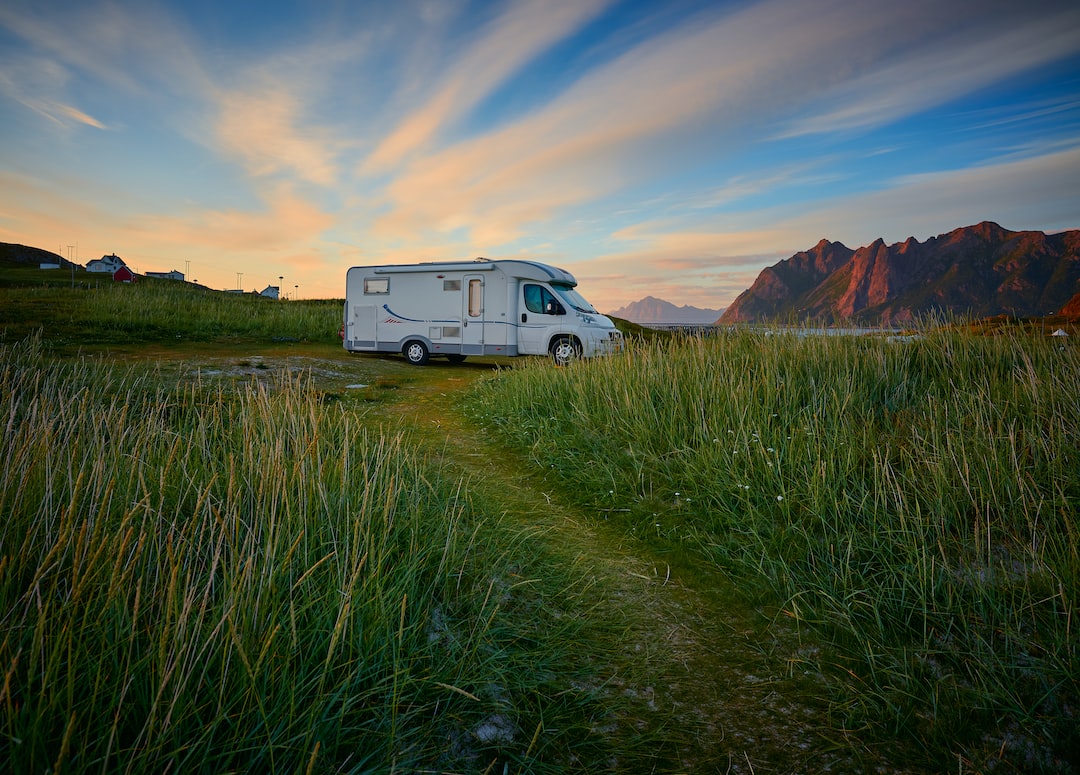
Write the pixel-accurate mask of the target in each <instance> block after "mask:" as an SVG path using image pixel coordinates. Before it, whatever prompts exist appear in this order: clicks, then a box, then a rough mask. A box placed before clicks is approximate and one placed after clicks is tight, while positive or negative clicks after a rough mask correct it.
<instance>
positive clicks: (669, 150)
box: [377, 0, 1068, 246]
mask: <svg viewBox="0 0 1080 775" xmlns="http://www.w3.org/2000/svg"><path fill="white" fill-rule="evenodd" d="M939 6H940V4H935V3H907V4H889V5H888V6H880V5H870V6H868V5H867V4H865V3H861V2H853V1H852V0H811V1H810V2H806V3H801V4H799V6H797V7H795V6H792V5H791V4H790V3H787V2H781V1H780V0H769V1H767V2H763V3H758V4H755V5H752V6H748V7H746V8H745V9H744V10H741V11H739V12H737V13H733V14H729V15H718V14H716V13H708V14H705V15H703V16H700V17H698V18H695V19H693V20H691V21H690V22H688V23H687V24H685V25H684V26H682V27H679V28H677V29H674V30H672V31H670V32H667V33H665V34H663V35H660V36H657V37H654V38H651V39H648V40H646V41H645V42H643V43H641V44H640V45H638V46H637V47H636V48H634V49H632V50H630V51H628V52H626V53H624V54H623V55H621V56H619V57H618V58H616V59H614V60H613V61H610V62H608V63H606V64H604V65H603V66H599V67H597V68H595V69H594V70H592V71H590V72H589V73H587V74H586V75H584V76H583V77H582V78H581V79H580V80H579V81H577V82H576V83H575V84H573V85H572V86H571V87H570V88H568V89H567V90H566V91H564V92H563V93H562V94H561V95H559V96H557V97H556V98H555V99H554V100H552V101H551V102H550V103H548V104H546V105H543V106H540V107H538V108H537V109H535V110H534V111H533V112H532V113H530V114H528V115H526V116H523V117H522V118H520V119H519V120H517V121H515V122H513V123H511V124H507V125H502V126H496V127H492V128H490V129H488V130H487V131H484V132H482V133H480V134H477V135H475V136H473V137H471V138H469V139H466V140H462V141H460V142H456V143H453V144H449V145H443V146H441V147H435V148H432V149H431V150H430V151H427V152H425V153H422V154H420V155H418V156H416V157H415V158H414V160H413V161H412V162H411V163H409V164H407V165H406V166H405V167H403V168H402V169H401V171H400V173H398V174H397V175H396V176H395V177H393V178H392V179H391V181H390V182H389V183H388V185H387V187H386V207H387V212H386V214H385V215H384V216H382V217H381V218H380V219H379V220H378V222H377V227H378V230H379V234H381V235H383V236H384V237H394V238H409V236H410V235H411V237H412V238H414V239H415V238H417V237H420V236H421V235H425V236H431V235H433V234H439V233H447V232H465V233H467V234H469V235H471V237H472V239H473V240H474V241H475V242H476V243H477V244H479V245H483V246H495V245H499V244H504V243H507V242H509V241H511V240H513V239H515V238H517V237H518V236H520V235H522V234H523V233H524V232H525V230H526V229H527V228H528V226H529V225H530V224H535V223H538V222H543V221H547V220H550V219H552V218H553V217H555V216H556V215H558V214H561V213H566V212H569V211H570V210H571V209H572V208H574V207H577V206H580V205H582V204H584V203H590V202H596V201H599V200H601V199H602V198H603V197H605V196H607V195H609V194H610V193H612V192H613V191H615V190H617V189H619V188H621V187H625V186H627V185H634V184H636V183H639V182H640V181H641V180H643V179H645V178H646V177H649V176H656V175H657V174H658V173H659V172H660V171H661V170H662V169H663V167H664V165H665V164H668V165H672V168H673V169H678V168H680V167H681V168H688V167H690V166H691V165H692V164H693V163H694V154H695V153H702V152H709V153H711V154H716V153H719V154H720V155H721V156H722V155H723V154H724V153H733V152H734V150H735V149H736V148H738V147H740V146H745V145H746V144H748V143H750V142H752V140H751V138H750V137H749V136H748V134H747V133H748V131H749V127H751V126H760V125H761V124H762V123H769V122H775V121H776V120H778V119H779V117H780V116H781V115H782V114H783V113H785V112H787V113H790V112H791V110H792V107H791V106H792V105H798V104H800V103H807V102H809V103H812V102H813V100H814V99H815V98H816V95H819V94H822V93H827V92H828V90H829V89H830V88H832V84H834V83H837V82H843V83H848V82H850V81H849V78H848V77H847V76H848V75H849V73H850V69H851V68H852V67H855V68H862V69H863V70H865V71H866V72H867V73H868V74H867V75H865V76H863V77H856V79H855V81H854V84H855V85H854V86H851V87H846V91H845V90H842V91H843V98H842V99H839V102H834V104H837V105H838V107H836V108H835V109H834V110H833V111H831V112H830V113H829V114H828V115H827V116H818V117H816V118H814V119H804V120H802V122H801V123H799V124H798V127H799V129H798V131H799V132H803V133H805V132H807V131H810V128H811V127H813V128H814V131H824V130H825V127H826V125H828V126H831V127H832V128H833V129H835V128H836V126H837V125H840V126H843V127H845V128H850V127H851V126H854V125H856V124H860V123H865V122H866V121H868V120H869V119H868V118H867V116H869V115H876V116H877V117H878V118H877V119H876V120H885V119H883V118H882V117H883V116H884V117H886V118H887V119H888V120H895V119H896V118H899V117H900V116H902V115H906V114H909V113H910V112H911V111H913V110H917V109H921V108H923V107H924V106H925V105H926V104H927V100H934V99H940V98H941V97H940V95H939V96H937V97H927V98H921V99H919V100H916V99H914V97H913V96H912V95H914V94H915V93H917V90H918V89H927V88H929V89H930V90H931V91H933V89H934V87H932V86H931V87H926V86H923V85H919V86H917V87H914V86H913V87H912V88H911V90H910V91H909V90H907V89H906V88H905V89H904V90H902V91H900V92H899V93H898V90H897V86H898V84H901V83H904V84H905V85H906V83H907V82H908V81H915V80H916V78H915V76H918V75H919V74H920V73H922V74H923V75H925V71H924V70H921V69H920V70H913V69H912V68H913V67H916V66H919V65H917V63H916V61H915V60H910V61H909V60H906V59H900V60H899V61H898V60H897V58H896V56H895V55H892V56H887V55H890V54H892V53H893V52H891V51H890V50H886V51H885V52H884V53H882V54H878V53H876V49H875V48H874V47H869V48H868V47H866V46H865V45H864V44H865V41H866V40H870V39H878V38H882V37H888V35H889V34H891V33H892V31H893V30H896V29H906V28H907V27H908V26H910V27H913V28H914V31H909V32H906V33H905V34H906V35H907V36H908V37H911V36H916V35H917V34H918V33H919V32H920V31H921V32H922V34H928V32H927V31H928V30H929V29H932V28H933V25H932V24H931V23H930V22H929V21H928V20H927V19H925V18H923V17H924V16H929V17H930V18H931V19H937V20H940V18H941V13H942V12H941V11H939V10H938V8H939ZM1058 21H1059V23H1060V22H1061V20H1060V19H1059V20H1058ZM1041 31H1043V32H1046V31H1047V30H1045V29H1042V30H1041ZM1034 32H1035V30H1033V29H1032V28H1024V29H1023V30H1020V31H1017V32H1015V33H1014V36H1013V37H1008V35H1007V34H1005V33H1003V35H1004V37H1002V36H998V37H997V38H995V42H996V44H998V45H1000V44H1002V43H1006V42H1009V43H1016V44H1017V45H1020V44H1021V43H1027V46H1026V48H1024V49H1023V53H1024V55H1023V56H1021V55H1016V56H1013V57H1005V58H1003V59H1004V61H1002V58H999V60H998V61H997V62H996V63H994V64H989V63H988V61H984V60H993V57H989V56H988V48H987V46H986V45H984V44H982V43H978V42H972V43H970V45H968V41H966V40H964V39H961V40H952V41H949V43H950V45H952V46H959V47H960V49H959V50H956V49H948V47H946V48H945V49H943V50H951V51H952V52H953V53H952V55H951V57H952V59H951V60H947V59H946V58H944V57H943V56H938V57H937V58H936V59H933V58H932V63H931V65H930V67H931V68H934V67H941V66H943V65H946V64H951V65H953V66H960V65H963V67H962V70H963V75H962V76H957V77H956V78H955V79H954V80H952V81H949V86H948V88H947V89H943V90H942V92H941V94H945V93H946V92H947V93H949V94H951V95H955V94H956V93H957V92H958V91H960V90H961V89H963V88H973V87H975V86H981V85H984V84H986V83H988V82H989V81H990V80H992V79H993V78H997V77H1001V76H1002V75H1004V74H1007V73H1009V72H1013V71H1015V70H1016V69H1017V68H1024V67H1029V66H1031V65H1032V64H1033V63H1036V62H1040V61H1047V60H1049V59H1050V58H1052V57H1053V56H1060V55H1061V54H1062V51H1063V50H1064V49H1065V48H1066V47H1067V45H1068V42H1067V40H1066V39H1065V37H1064V36H1062V35H1060V34H1058V35H1055V36H1054V37H1053V38H1052V39H1051V46H1050V51H1049V53H1048V52H1047V51H1041V52H1040V51H1037V50H1036V49H1037V47H1035V46H1034V45H1033V44H1031V43H1030V41H1031V40H1032V39H1033V37H1034ZM763 40H768V41H769V44H768V45H762V44H761V41H763ZM879 60H880V61H879ZM979 63H982V64H979ZM919 67H921V66H919ZM875 87H876V88H885V89H887V90H888V94H889V97H887V98H886V99H887V103H888V104H883V103H879V104H876V105H870V104H868V103H867V102H866V101H865V100H866V95H867V94H868V93H869V92H871V91H872V90H873V88H875ZM452 102H453V100H450V99H448V100H447V101H446V104H445V105H444V104H443V103H441V102H439V103H437V107H436V108H432V107H431V106H430V105H429V106H426V107H425V108H424V109H423V110H422V111H420V112H419V113H417V114H416V116H415V117H414V118H415V120H416V121H417V122H418V123H417V124H416V126H418V127H419V126H425V127H426V126H428V125H429V124H431V122H429V121H428V118H427V117H429V116H430V115H431V114H432V113H433V114H436V115H440V116H441V115H442V112H443V111H444V110H446V109H448V106H449V105H450V104H451V103H452ZM433 104H434V103H433ZM406 123H407V124H408V122H406ZM705 126H709V127H710V128H711V130H712V132H711V134H709V135H703V134H702V128H703V127H705ZM416 136H417V137H419V136H423V137H424V138H425V139H428V140H430V138H431V135H430V133H428V132H427V131H426V130H425V131H423V132H419V133H418V134H417V135H416ZM395 142H396V141H395ZM725 142H727V143H729V144H730V149H725V148H724V144H725ZM408 145H409V147H410V148H412V149H415V150H417V151H419V149H421V148H422V147H426V146H423V145H421V144H419V143H412V142H411V143H410V144H408ZM399 156H400V155H399ZM399 156H398V157H399ZM395 158H397V157H395ZM645 159H647V160H648V161H647V162H645V163H642V161H643V160H645ZM730 193H731V195H733V196H734V195H736V193H737V192H735V191H732V192H730Z"/></svg>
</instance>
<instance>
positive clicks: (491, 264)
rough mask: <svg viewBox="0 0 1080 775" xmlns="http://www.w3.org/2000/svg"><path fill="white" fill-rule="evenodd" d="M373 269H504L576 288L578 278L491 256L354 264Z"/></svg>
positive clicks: (553, 268)
mask: <svg viewBox="0 0 1080 775" xmlns="http://www.w3.org/2000/svg"><path fill="white" fill-rule="evenodd" d="M353 268H354V269H362V270H367V271H370V272H372V273H373V274H400V273H412V272H417V273H419V272H490V271H494V270H496V269H497V270H500V271H502V272H503V273H504V274H506V275H509V276H510V277H518V278H521V279H525V280H540V281H543V282H549V283H554V284H556V285H566V286H569V287H574V286H576V285H577V280H576V279H574V276H573V275H572V274H570V273H569V272H567V271H566V270H565V269H559V268H558V267H557V266H550V265H549V264H542V263H540V262H539V261H513V260H506V261H491V260H488V259H486V258H485V259H479V258H478V259H476V260H475V261H432V262H429V263H426V264H387V265H385V266H372V267H353Z"/></svg>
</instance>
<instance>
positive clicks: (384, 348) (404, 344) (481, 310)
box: [342, 259, 622, 364]
mask: <svg viewBox="0 0 1080 775" xmlns="http://www.w3.org/2000/svg"><path fill="white" fill-rule="evenodd" d="M576 285H577V281H576V280H575V279H574V276H573V275H572V274H570V273H569V272H567V271H565V270H562V269H558V268H557V267H553V266H549V265H547V264H541V263H538V262H534V261H489V260H487V259H477V260H476V261H460V262H446V263H429V264H398V265H390V266H354V267H352V268H351V269H349V271H348V273H347V274H346V279H345V320H344V326H343V331H342V337H343V340H344V346H345V349H346V350H349V351H352V352H384V353H390V352H400V353H402V354H404V355H405V357H406V358H407V359H408V360H409V361H410V362H412V363H416V364H423V363H426V362H427V360H428V358H429V357H431V356H446V357H448V358H450V359H451V360H461V359H463V358H464V357H465V356H468V355H511V356H512V355H545V354H550V355H551V356H552V357H553V358H554V359H555V361H556V362H557V363H566V362H568V361H571V360H573V359H574V358H577V357H585V358H588V357H591V356H594V355H600V354H603V353H607V352H610V351H612V350H613V349H616V348H618V347H620V346H621V345H622V334H621V333H620V332H619V331H618V329H616V328H615V324H614V323H612V322H611V320H610V319H608V318H606V317H604V316H603V315H601V314H600V313H598V312H597V311H596V310H594V309H593V308H592V306H591V305H590V304H589V303H588V302H587V301H585V299H583V298H582V297H581V296H580V295H579V294H578V293H577V291H576V290H575V286H576Z"/></svg>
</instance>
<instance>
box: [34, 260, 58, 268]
mask: <svg viewBox="0 0 1080 775" xmlns="http://www.w3.org/2000/svg"><path fill="white" fill-rule="evenodd" d="M38 268H39V269H59V268H60V264H57V263H55V262H54V263H48V264H41V266H40V267H38Z"/></svg>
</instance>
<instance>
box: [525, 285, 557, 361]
mask: <svg viewBox="0 0 1080 775" xmlns="http://www.w3.org/2000/svg"><path fill="white" fill-rule="evenodd" d="M518 294H519V295H518V312H519V317H518V345H519V348H520V351H521V352H522V353H523V354H525V355H544V354H545V353H546V352H547V343H548V340H549V339H550V334H551V333H552V330H553V329H552V327H553V326H557V325H558V324H559V323H560V321H561V320H562V318H560V317H559V316H560V315H565V314H566V310H565V309H564V308H563V305H562V303H561V302H560V301H559V300H558V299H557V298H556V297H555V294H554V293H552V292H551V289H550V288H548V287H547V286H544V285H540V284H538V283H530V282H523V283H522V284H521V290H520V291H518Z"/></svg>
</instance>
